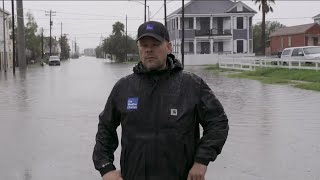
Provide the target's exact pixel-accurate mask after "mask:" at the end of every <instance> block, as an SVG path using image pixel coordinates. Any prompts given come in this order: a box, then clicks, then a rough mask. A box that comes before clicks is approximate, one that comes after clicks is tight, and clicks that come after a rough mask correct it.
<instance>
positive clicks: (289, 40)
mask: <svg viewBox="0 0 320 180" xmlns="http://www.w3.org/2000/svg"><path fill="white" fill-rule="evenodd" d="M288 47H291V36H290V37H288Z"/></svg>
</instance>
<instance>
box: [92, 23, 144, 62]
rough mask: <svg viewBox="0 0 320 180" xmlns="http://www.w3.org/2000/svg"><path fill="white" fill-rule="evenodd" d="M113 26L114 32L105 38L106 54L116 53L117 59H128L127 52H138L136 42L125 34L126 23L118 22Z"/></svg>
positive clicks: (103, 47)
mask: <svg viewBox="0 0 320 180" xmlns="http://www.w3.org/2000/svg"><path fill="white" fill-rule="evenodd" d="M112 27H113V30H112V34H111V35H110V36H109V37H107V38H106V39H104V41H103V44H102V49H103V51H104V53H105V54H110V55H111V57H113V55H114V56H115V58H116V59H115V60H116V61H118V62H123V61H125V59H126V53H132V54H134V53H137V52H138V50H137V47H136V43H135V40H134V39H133V38H131V37H130V36H128V37H126V35H125V34H124V25H123V24H122V23H121V22H116V23H115V24H113V25H112ZM126 43H127V51H126ZM97 50H99V49H97Z"/></svg>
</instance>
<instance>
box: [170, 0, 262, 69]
mask: <svg viewBox="0 0 320 180" xmlns="http://www.w3.org/2000/svg"><path fill="white" fill-rule="evenodd" d="M256 13H257V12H256V11H254V10H253V9H251V8H250V7H249V6H247V5H246V4H244V3H243V2H241V1H238V2H235V1H231V0H211V1H203V0H191V1H190V2H188V3H187V4H186V5H185V8H184V14H185V15H184V29H185V31H184V40H185V42H184V54H185V61H186V62H187V64H195V63H194V61H199V63H200V64H201V63H202V64H206V63H209V64H211V63H216V61H217V55H222V54H241V55H250V54H251V55H253V40H252V37H253V35H252V34H253V33H252V17H253V16H254V15H255V14H256ZM167 28H168V30H169V35H170V40H171V43H172V45H173V53H174V54H175V55H176V56H177V57H178V58H180V57H181V42H182V41H181V39H182V8H180V9H177V10H176V11H174V12H173V13H171V14H170V15H169V16H168V17H167ZM195 58H196V59H195ZM208 59H209V61H208ZM191 61H193V62H191ZM200 61H202V62H200ZM188 62H189V63H188ZM199 63H198V64H199Z"/></svg>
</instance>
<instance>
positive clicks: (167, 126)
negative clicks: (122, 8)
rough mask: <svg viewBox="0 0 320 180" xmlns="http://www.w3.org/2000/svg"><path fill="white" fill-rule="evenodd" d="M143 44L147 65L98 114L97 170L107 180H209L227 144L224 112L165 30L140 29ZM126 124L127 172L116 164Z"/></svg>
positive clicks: (139, 67)
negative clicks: (175, 51) (177, 56)
mask: <svg viewBox="0 0 320 180" xmlns="http://www.w3.org/2000/svg"><path fill="white" fill-rule="evenodd" d="M137 43H138V48H139V54H140V59H141V62H139V63H138V64H137V65H136V66H135V67H134V68H133V72H134V73H133V74H131V75H129V76H127V77H124V78H122V79H120V80H119V81H118V82H117V83H116V85H115V86H114V87H113V90H112V92H111V94H110V96H109V98H108V101H107V103H106V106H105V108H104V110H103V111H102V113H101V114H100V115H99V124H98V132H97V135H96V145H95V147H94V152H93V161H94V165H95V168H96V169H97V170H98V171H99V172H100V173H101V175H102V176H103V180H122V179H124V180H204V177H205V173H206V170H207V165H208V164H209V162H210V161H214V160H215V159H216V157H217V155H218V154H219V153H220V152H221V149H222V147H223V145H224V143H225V141H226V138H227V134H228V129H229V126H228V119H227V116H226V114H225V113H224V110H223V107H222V106H221V104H220V102H219V101H218V100H217V98H216V97H215V96H214V94H213V92H212V91H211V90H210V88H209V87H208V86H207V84H206V83H205V82H204V81H203V80H202V79H201V78H200V77H198V76H196V75H194V74H192V73H189V72H184V71H183V67H182V65H181V64H180V62H179V61H178V60H176V59H175V57H174V56H173V55H172V54H171V52H172V46H171V43H170V40H169V34H168V31H167V29H166V27H165V26H163V24H161V23H159V22H155V21H149V22H146V23H144V24H142V25H141V26H140V27H139V29H138V38H137ZM120 124H121V128H122V137H121V147H122V149H121V159H120V165H121V172H120V171H116V170H115V169H116V168H115V166H114V165H113V161H114V152H115V150H116V148H117V146H118V136H117V132H116V129H117V127H118V126H119V125H120ZM199 124H201V125H202V127H203V130H204V131H203V136H202V137H201V139H200V131H199Z"/></svg>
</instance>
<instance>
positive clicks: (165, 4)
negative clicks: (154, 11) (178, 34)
mask: <svg viewBox="0 0 320 180" xmlns="http://www.w3.org/2000/svg"><path fill="white" fill-rule="evenodd" d="M163 5H164V26H165V27H167V2H166V0H164V4H163Z"/></svg>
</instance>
